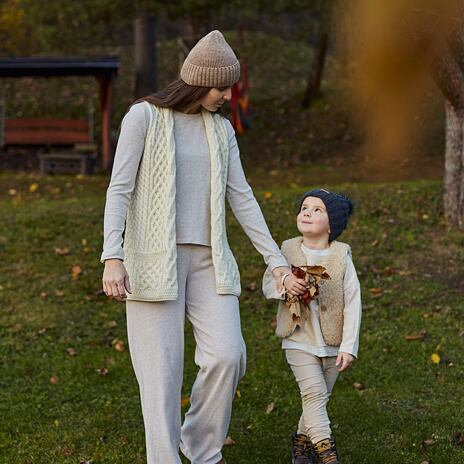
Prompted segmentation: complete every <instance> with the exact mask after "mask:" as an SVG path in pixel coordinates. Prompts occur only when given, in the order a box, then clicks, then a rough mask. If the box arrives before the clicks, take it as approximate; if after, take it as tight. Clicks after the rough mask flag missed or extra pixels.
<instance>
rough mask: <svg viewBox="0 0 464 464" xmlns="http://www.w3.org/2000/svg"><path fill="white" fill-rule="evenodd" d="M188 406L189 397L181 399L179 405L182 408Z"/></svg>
mask: <svg viewBox="0 0 464 464" xmlns="http://www.w3.org/2000/svg"><path fill="white" fill-rule="evenodd" d="M189 404H190V396H184V397H183V398H181V400H180V405H181V406H182V407H185V406H188V405H189Z"/></svg>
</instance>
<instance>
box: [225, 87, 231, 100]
mask: <svg viewBox="0 0 464 464" xmlns="http://www.w3.org/2000/svg"><path fill="white" fill-rule="evenodd" d="M223 98H224V100H227V101H229V100H230V99H231V98H232V87H229V88H227V89H226V90H224V97H223Z"/></svg>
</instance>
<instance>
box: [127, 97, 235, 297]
mask: <svg viewBox="0 0 464 464" xmlns="http://www.w3.org/2000/svg"><path fill="white" fill-rule="evenodd" d="M146 104H147V105H148V106H149V108H150V124H149V128H148V132H147V136H146V139H145V148H144V151H143V154H142V158H141V161H140V165H139V169H138V172H137V177H136V181H135V187H134V191H133V192H132V195H131V200H130V204H129V209H128V215H127V220H126V231H125V238H124V256H125V259H124V264H125V266H126V270H127V273H128V275H129V280H130V283H131V287H132V293H131V294H128V296H127V299H128V300H138V301H165V300H176V299H177V297H178V283H177V247H176V202H175V198H176V162H175V140H174V121H173V114H172V113H173V112H172V110H171V109H169V108H158V107H156V106H154V105H151V104H149V103H146ZM202 116H203V121H204V124H205V130H206V138H207V141H208V146H209V152H210V162H211V204H210V207H211V251H212V258H213V266H214V272H215V277H216V291H217V293H218V294H232V295H236V296H240V292H241V288H240V275H239V271H238V266H237V263H236V261H235V258H234V256H233V254H232V251H231V249H230V247H229V244H228V241H227V234H226V220H225V197H226V189H227V173H228V161H229V138H228V131H227V127H226V125H225V121H224V119H223V118H222V116H220V115H216V114H214V115H213V114H212V113H210V112H209V111H206V110H202Z"/></svg>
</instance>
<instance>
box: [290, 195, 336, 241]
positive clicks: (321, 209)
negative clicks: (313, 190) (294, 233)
mask: <svg viewBox="0 0 464 464" xmlns="http://www.w3.org/2000/svg"><path fill="white" fill-rule="evenodd" d="M296 222H297V227H298V230H299V231H300V233H301V234H302V235H305V234H307V235H310V236H313V237H319V236H324V235H327V234H328V233H329V216H328V215H327V210H326V209H325V205H324V202H323V201H322V200H321V199H320V198H316V197H306V198H305V199H304V201H303V204H302V205H301V210H300V212H299V213H298V216H297V218H296Z"/></svg>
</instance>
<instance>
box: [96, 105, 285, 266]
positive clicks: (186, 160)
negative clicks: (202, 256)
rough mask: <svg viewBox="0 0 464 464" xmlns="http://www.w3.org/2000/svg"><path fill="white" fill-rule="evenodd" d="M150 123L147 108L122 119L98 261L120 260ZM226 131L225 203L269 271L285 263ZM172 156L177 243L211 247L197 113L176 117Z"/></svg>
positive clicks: (205, 157)
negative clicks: (227, 138)
mask: <svg viewBox="0 0 464 464" xmlns="http://www.w3.org/2000/svg"><path fill="white" fill-rule="evenodd" d="M149 121H150V114H149V108H148V107H147V105H146V104H140V103H139V104H136V105H134V106H132V107H131V109H130V110H129V112H128V113H127V114H126V116H125V117H124V119H123V122H122V125H121V134H120V136H119V141H118V145H117V148H116V154H115V159H114V164H113V171H112V175H111V180H110V185H109V187H108V191H107V196H106V207H105V218H104V245H103V253H102V256H101V261H102V262H103V261H104V260H106V259H109V258H119V259H122V260H124V251H123V247H122V245H123V232H124V228H125V221H126V216H127V209H128V205H129V201H130V196H131V193H132V191H133V190H134V185H135V181H136V177H137V170H138V167H139V163H140V159H141V156H142V153H143V149H144V144H145V137H146V134H147V131H148V127H149ZM226 126H227V129H228V132H229V157H230V158H229V169H228V176H227V199H228V202H229V204H230V206H231V208H232V211H233V213H234V215H235V217H236V218H237V220H238V221H239V223H240V224H241V226H242V227H243V229H244V231H245V233H246V234H247V235H248V237H249V238H250V240H251V242H252V243H253V245H254V246H255V248H256V249H257V250H258V251H259V252H260V253H261V254H262V255H263V257H264V260H265V262H266V264H268V266H269V267H270V269H274V268H276V267H279V266H286V265H287V262H286V260H285V258H284V257H283V255H282V253H281V252H280V249H279V247H278V246H277V244H276V243H275V241H274V240H273V239H272V237H271V234H270V232H269V229H268V227H267V225H266V222H265V220H264V217H263V215H262V212H261V209H260V207H259V205H258V203H257V201H256V199H255V197H254V195H253V192H252V190H251V187H250V186H249V185H248V182H247V181H246V178H245V174H244V172H243V168H242V164H241V161H240V152H239V149H238V145H237V140H236V138H235V132H234V129H233V127H232V125H231V124H230V122H229V121H227V120H226ZM174 139H175V145H176V146H175V156H176V234H177V243H178V244H182V243H192V244H198V245H206V246H209V245H210V231H211V227H210V216H211V213H210V184H211V182H210V180H211V179H210V159H209V149H208V142H207V139H206V133H205V127H204V123H203V120H202V116H201V113H199V114H184V113H180V112H177V111H175V112H174Z"/></svg>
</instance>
